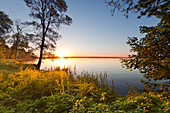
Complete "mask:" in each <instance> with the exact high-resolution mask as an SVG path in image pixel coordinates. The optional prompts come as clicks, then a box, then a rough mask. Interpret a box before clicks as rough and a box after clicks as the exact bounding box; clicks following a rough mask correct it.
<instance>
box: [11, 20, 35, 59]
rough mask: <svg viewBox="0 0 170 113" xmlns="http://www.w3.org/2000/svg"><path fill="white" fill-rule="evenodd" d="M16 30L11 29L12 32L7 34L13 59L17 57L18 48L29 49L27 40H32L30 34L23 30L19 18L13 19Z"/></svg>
mask: <svg viewBox="0 0 170 113" xmlns="http://www.w3.org/2000/svg"><path fill="white" fill-rule="evenodd" d="M15 27H16V31H15V30H14V29H13V32H14V34H13V35H12V36H9V40H8V42H9V43H10V44H12V46H11V51H12V53H14V54H15V55H14V57H15V59H17V55H18V50H22V51H23V49H24V50H27V51H28V50H31V49H32V48H31V47H30V46H29V42H31V41H32V39H31V38H30V36H28V35H27V33H25V32H23V29H24V26H23V25H22V23H21V22H20V20H15ZM25 31H26V30H25Z"/></svg>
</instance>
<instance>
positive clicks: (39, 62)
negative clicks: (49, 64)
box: [36, 35, 45, 70]
mask: <svg viewBox="0 0 170 113" xmlns="http://www.w3.org/2000/svg"><path fill="white" fill-rule="evenodd" d="M44 41H45V35H43V39H42V42H41V50H40V57H39V61H38V64H37V65H36V69H37V70H39V69H40V66H41V61H42V56H43V49H44Z"/></svg>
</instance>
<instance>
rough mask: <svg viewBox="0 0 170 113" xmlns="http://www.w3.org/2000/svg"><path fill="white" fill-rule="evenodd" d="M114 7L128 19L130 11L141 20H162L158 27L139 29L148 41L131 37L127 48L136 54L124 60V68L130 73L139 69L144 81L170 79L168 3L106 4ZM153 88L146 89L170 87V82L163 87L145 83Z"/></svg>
mask: <svg viewBox="0 0 170 113" xmlns="http://www.w3.org/2000/svg"><path fill="white" fill-rule="evenodd" d="M105 2H106V3H107V4H108V5H109V6H111V7H112V9H111V11H112V13H114V11H115V10H116V9H118V10H121V11H122V12H124V15H125V16H126V17H128V13H129V11H132V12H135V13H138V12H140V13H138V14H139V16H138V18H140V17H141V16H147V17H151V16H155V17H156V18H159V19H160V22H159V23H158V24H157V25H156V26H151V27H148V26H140V32H141V33H143V34H146V35H145V37H143V38H140V39H138V38H137V37H128V42H127V43H128V44H129V46H130V47H131V51H132V52H134V54H131V55H129V57H128V59H123V60H122V65H123V67H126V68H127V69H139V70H140V72H142V73H144V77H145V78H146V79H148V80H149V81H150V80H155V81H156V80H167V79H170V19H169V18H170V12H169V9H170V6H169V1H168V0H137V1H134V0H105ZM142 82H143V83H147V84H150V85H146V86H147V87H161V88H163V87H166V88H167V87H169V84H170V81H165V82H164V83H162V84H157V83H150V82H146V81H142Z"/></svg>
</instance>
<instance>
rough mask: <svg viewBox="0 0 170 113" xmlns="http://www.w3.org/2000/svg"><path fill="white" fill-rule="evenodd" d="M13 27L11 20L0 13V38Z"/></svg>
mask: <svg viewBox="0 0 170 113" xmlns="http://www.w3.org/2000/svg"><path fill="white" fill-rule="evenodd" d="M12 25H13V22H12V20H11V19H10V18H9V17H8V15H6V14H5V13H4V12H2V11H0V37H1V35H3V34H5V33H6V32H8V31H9V29H10V28H11V26H12Z"/></svg>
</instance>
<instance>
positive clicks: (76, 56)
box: [36, 56, 128, 59]
mask: <svg viewBox="0 0 170 113" xmlns="http://www.w3.org/2000/svg"><path fill="white" fill-rule="evenodd" d="M36 58H39V57H36ZM43 58H65V59H67V58H128V57H112V56H64V57H59V56H53V57H43Z"/></svg>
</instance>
